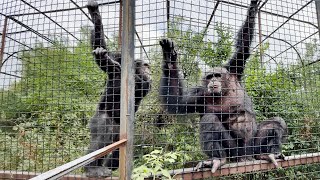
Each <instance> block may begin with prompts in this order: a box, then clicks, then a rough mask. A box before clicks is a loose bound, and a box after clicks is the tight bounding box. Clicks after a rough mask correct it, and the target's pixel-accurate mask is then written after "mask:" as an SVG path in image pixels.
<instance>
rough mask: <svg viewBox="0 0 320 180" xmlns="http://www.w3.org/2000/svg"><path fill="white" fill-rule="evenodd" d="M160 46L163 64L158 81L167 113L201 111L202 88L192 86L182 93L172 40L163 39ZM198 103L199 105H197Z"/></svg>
mask: <svg viewBox="0 0 320 180" xmlns="http://www.w3.org/2000/svg"><path fill="white" fill-rule="evenodd" d="M160 45H161V46H162V51H163V58H164V64H163V67H162V70H163V75H162V78H161V82H160V99H161V103H162V104H164V105H165V107H166V110H167V112H169V113H173V114H175V113H182V114H183V113H194V112H202V110H201V109H203V108H204V106H203V104H204V101H203V99H204V98H203V89H202V88H200V87H199V88H194V89H193V90H192V91H189V92H188V93H186V94H187V95H184V93H183V91H184V89H183V88H184V86H183V83H182V80H181V79H180V78H179V69H178V64H177V53H176V50H175V49H174V43H173V41H171V40H169V39H163V40H161V41H160ZM197 105H200V106H197Z"/></svg>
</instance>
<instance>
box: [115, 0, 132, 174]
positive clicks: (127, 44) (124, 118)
mask: <svg viewBox="0 0 320 180" xmlns="http://www.w3.org/2000/svg"><path fill="white" fill-rule="evenodd" d="M122 17H123V19H122V22H123V24H122V28H123V29H122V48H121V49H122V50H121V53H122V60H121V101H120V103H121V107H120V110H121V113H120V139H127V143H126V146H122V147H120V167H119V170H120V179H121V180H124V179H130V176H131V168H132V162H133V136H134V105H135V104H134V90H135V79H134V76H133V73H134V66H133V64H134V48H135V45H134V32H135V0H123V12H122Z"/></svg>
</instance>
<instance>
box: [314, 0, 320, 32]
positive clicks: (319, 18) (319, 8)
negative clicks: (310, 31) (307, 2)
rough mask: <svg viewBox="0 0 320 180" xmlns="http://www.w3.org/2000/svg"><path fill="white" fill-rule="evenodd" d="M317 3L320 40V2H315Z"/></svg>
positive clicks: (319, 0) (316, 0)
mask: <svg viewBox="0 0 320 180" xmlns="http://www.w3.org/2000/svg"><path fill="white" fill-rule="evenodd" d="M314 2H315V3H316V12H317V20H318V31H319V32H318V33H319V38H320V0H315V1H314Z"/></svg>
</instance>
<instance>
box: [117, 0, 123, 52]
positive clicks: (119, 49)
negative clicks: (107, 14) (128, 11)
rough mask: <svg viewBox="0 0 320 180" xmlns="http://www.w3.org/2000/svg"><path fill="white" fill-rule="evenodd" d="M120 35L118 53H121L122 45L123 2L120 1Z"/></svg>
mask: <svg viewBox="0 0 320 180" xmlns="http://www.w3.org/2000/svg"><path fill="white" fill-rule="evenodd" d="M119 9H120V10H119V34H118V51H121V44H122V42H121V41H122V0H120V8H119Z"/></svg>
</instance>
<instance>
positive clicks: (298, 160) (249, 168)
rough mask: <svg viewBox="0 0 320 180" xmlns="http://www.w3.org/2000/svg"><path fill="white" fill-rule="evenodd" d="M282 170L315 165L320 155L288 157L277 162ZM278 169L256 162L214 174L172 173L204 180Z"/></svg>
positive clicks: (190, 170)
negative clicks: (204, 179) (205, 179)
mask: <svg viewBox="0 0 320 180" xmlns="http://www.w3.org/2000/svg"><path fill="white" fill-rule="evenodd" d="M277 162H278V164H279V165H280V166H281V167H282V168H286V167H293V166H297V165H305V164H313V163H318V162H320V153H309V154H302V155H293V156H287V157H286V158H285V160H277ZM272 169H276V167H275V166H274V164H272V163H270V162H269V161H265V160H254V161H246V162H238V163H230V164H225V165H223V166H222V167H221V169H219V170H217V171H216V172H215V173H214V174H212V173H211V169H204V170H203V171H195V170H194V168H185V169H180V170H174V171H172V172H171V174H172V175H174V178H177V179H179V178H183V179H184V180H189V179H203V178H209V177H217V176H226V175H232V174H241V173H250V172H256V171H268V170H272Z"/></svg>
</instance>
